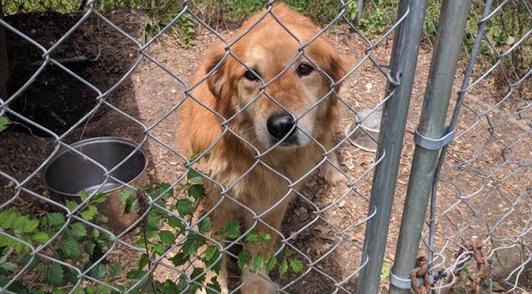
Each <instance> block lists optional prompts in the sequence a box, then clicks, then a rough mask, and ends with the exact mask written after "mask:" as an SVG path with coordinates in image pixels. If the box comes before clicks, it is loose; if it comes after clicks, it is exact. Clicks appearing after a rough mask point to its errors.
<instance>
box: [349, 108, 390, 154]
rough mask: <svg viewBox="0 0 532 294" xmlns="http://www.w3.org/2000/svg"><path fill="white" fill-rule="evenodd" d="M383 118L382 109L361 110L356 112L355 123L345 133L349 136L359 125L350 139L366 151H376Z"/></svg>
mask: <svg viewBox="0 0 532 294" xmlns="http://www.w3.org/2000/svg"><path fill="white" fill-rule="evenodd" d="M381 118H382V112H381V111H380V110H373V109H364V110H361V111H359V112H358V113H357V114H356V116H355V119H354V121H353V123H352V124H351V125H350V126H348V127H347V129H346V130H345V135H346V136H349V134H351V133H352V132H353V130H354V129H355V128H356V127H357V126H358V129H356V130H355V131H354V133H353V134H352V135H351V137H349V141H350V142H351V143H352V144H353V145H355V146H356V147H358V148H360V149H362V150H364V151H368V152H376V151H377V147H378V143H377V142H378V141H379V130H380V125H381Z"/></svg>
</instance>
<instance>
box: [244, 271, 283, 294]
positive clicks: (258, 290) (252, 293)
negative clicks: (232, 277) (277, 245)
mask: <svg viewBox="0 0 532 294" xmlns="http://www.w3.org/2000/svg"><path fill="white" fill-rule="evenodd" d="M242 283H244V285H243V286H242V288H241V289H240V293H242V294H276V293H277V286H276V285H275V284H274V282H272V280H270V278H269V277H268V273H267V272H266V270H261V271H260V275H258V274H253V273H249V274H248V275H244V276H243V277H242Z"/></svg>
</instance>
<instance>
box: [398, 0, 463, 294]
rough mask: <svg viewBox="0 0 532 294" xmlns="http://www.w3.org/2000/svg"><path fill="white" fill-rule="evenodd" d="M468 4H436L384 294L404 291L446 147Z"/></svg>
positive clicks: (414, 260)
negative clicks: (387, 290)
mask: <svg viewBox="0 0 532 294" xmlns="http://www.w3.org/2000/svg"><path fill="white" fill-rule="evenodd" d="M469 4H470V1H469V0H463V1H451V0H446V1H444V2H443V5H442V9H441V15H440V22H439V26H438V37H437V38H438V39H437V40H436V49H435V51H434V55H433V59H432V65H431V69H430V74H429V79H428V83H427V90H426V92H425V100H424V104H423V110H422V113H421V120H420V124H419V127H418V129H417V131H416V135H415V141H416V149H415V152H414V159H413V163H412V169H411V172H410V181H409V183H408V191H407V196H406V201H405V206H404V211H403V219H402V222H401V231H400V233H399V241H398V244H397V251H396V253H395V262H394V265H393V267H392V271H391V273H390V281H391V291H390V293H392V294H397V293H408V292H409V291H410V290H409V289H410V285H411V283H410V273H411V271H412V269H413V268H414V266H415V262H416V258H417V253H418V249H419V243H420V240H421V231H422V229H423V223H424V221H425V214H426V211H427V204H428V198H429V194H430V190H431V187H432V182H433V179H434V172H435V169H436V165H437V161H438V157H439V154H440V151H441V149H442V148H443V146H445V145H447V144H448V143H449V142H450V141H451V139H452V136H453V132H450V133H447V132H446V128H445V120H446V115H447V109H448V106H449V100H450V98H451V93H452V88H453V82H454V79H455V74H456V68H457V62H458V57H459V54H460V49H461V45H462V38H463V36H464V30H465V24H466V20H467V17H468V13H469ZM412 278H415V277H412Z"/></svg>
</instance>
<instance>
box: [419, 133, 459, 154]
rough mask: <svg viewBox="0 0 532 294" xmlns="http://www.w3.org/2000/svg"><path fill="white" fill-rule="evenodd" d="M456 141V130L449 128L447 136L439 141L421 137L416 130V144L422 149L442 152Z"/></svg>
mask: <svg viewBox="0 0 532 294" xmlns="http://www.w3.org/2000/svg"><path fill="white" fill-rule="evenodd" d="M453 139H454V129H453V130H449V128H447V130H446V132H445V135H443V136H442V137H441V138H439V139H434V138H429V137H425V136H423V135H421V134H420V133H419V130H416V133H415V135H414V142H416V144H417V145H418V146H420V147H423V148H425V149H427V150H440V149H442V148H443V147H444V146H447V145H449V143H451V142H452V141H453Z"/></svg>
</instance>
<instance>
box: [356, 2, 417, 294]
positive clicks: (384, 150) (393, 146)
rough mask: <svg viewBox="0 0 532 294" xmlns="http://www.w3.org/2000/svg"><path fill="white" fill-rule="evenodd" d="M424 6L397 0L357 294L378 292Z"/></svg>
mask: <svg viewBox="0 0 532 294" xmlns="http://www.w3.org/2000/svg"><path fill="white" fill-rule="evenodd" d="M426 7H427V0H401V2H400V4H399V11H398V14H397V19H400V18H401V17H402V16H404V15H405V13H408V16H407V17H406V18H405V19H404V21H403V22H402V23H401V24H400V25H399V27H398V30H397V31H396V33H395V38H394V44H393V53H392V57H391V64H390V71H391V77H393V78H397V79H399V81H400V84H399V85H398V86H397V87H396V88H395V89H394V93H393V95H392V97H391V99H389V100H388V102H386V104H385V105H384V109H383V116H382V122H381V128H380V136H379V148H378V150H377V158H381V157H382V155H385V156H384V158H383V160H382V161H381V163H380V164H379V165H377V167H376V170H375V176H374V178H373V186H372V190H371V200H370V206H369V207H370V209H369V212H368V214H369V215H373V214H375V215H374V216H373V217H372V218H370V219H369V221H368V224H367V226H366V233H365V238H364V249H363V255H362V263H363V264H365V266H364V267H363V269H362V271H361V274H360V278H359V284H358V289H357V293H358V294H362V293H378V290H379V282H380V275H381V269H382V264H383V259H384V251H385V249H386V239H387V236H388V227H389V225H390V215H391V211H392V205H393V197H394V193H395V186H396V181H397V173H398V168H399V160H400V157H401V149H402V145H403V137H404V131H405V123H406V118H407V116H408V106H409V104H410V95H411V94H412V85H413V83H414V76H415V72H416V66H417V58H418V52H419V46H420V42H421V36H422V33H423V22H424V20H425V10H426ZM393 88H394V86H393V85H391V84H389V87H388V89H390V90H391V89H393Z"/></svg>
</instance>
